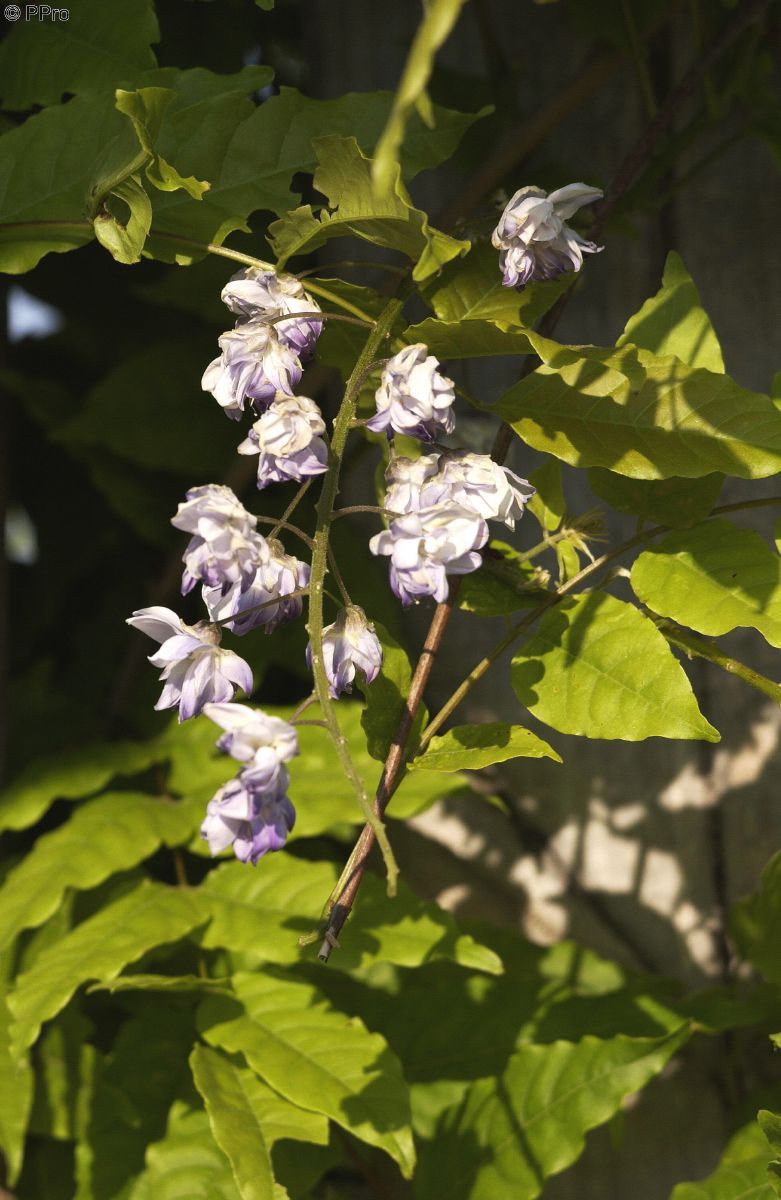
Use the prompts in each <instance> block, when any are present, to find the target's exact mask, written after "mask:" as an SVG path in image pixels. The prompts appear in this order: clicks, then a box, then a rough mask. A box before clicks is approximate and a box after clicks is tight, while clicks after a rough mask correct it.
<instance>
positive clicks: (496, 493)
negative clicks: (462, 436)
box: [385, 450, 535, 529]
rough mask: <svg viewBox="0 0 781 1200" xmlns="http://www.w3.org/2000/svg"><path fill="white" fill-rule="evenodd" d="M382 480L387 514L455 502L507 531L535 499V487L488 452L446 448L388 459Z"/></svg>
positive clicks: (408, 511)
mask: <svg viewBox="0 0 781 1200" xmlns="http://www.w3.org/2000/svg"><path fill="white" fill-rule="evenodd" d="M385 478H386V481H387V483H388V490H387V492H386V494H385V508H386V509H387V510H388V511H389V512H391V513H410V512H417V511H418V510H419V509H421V508H433V507H436V506H437V505H438V504H451V503H452V504H457V505H458V506H459V507H461V508H465V509H467V510H468V511H469V512H473V513H475V514H476V515H477V516H479V517H483V518H484V519H485V520H487V521H502V522H503V523H504V524H505V525H507V526H509V528H510V529H513V528H514V527H515V522H516V520H517V519H518V518H519V517H520V516H521V515H522V513H523V511H524V508H525V506H526V504H527V503H528V501H529V500H530V499H531V497H532V496H533V495H534V490H535V489H534V488H533V487H532V485H531V484H530V483H529V482H528V481H527V480H526V479H521V477H520V476H519V475H516V474H515V472H514V471H511V470H510V469H509V467H503V466H500V465H499V463H496V462H494V460H493V459H492V458H491V457H490V455H488V454H473V453H472V452H471V451H469V450H447V451H445V452H443V453H439V452H435V453H433V454H424V455H421V457H420V458H417V459H410V458H403V457H401V456H399V457H397V458H394V459H391V462H390V464H389V466H388V469H387V471H386V472H385Z"/></svg>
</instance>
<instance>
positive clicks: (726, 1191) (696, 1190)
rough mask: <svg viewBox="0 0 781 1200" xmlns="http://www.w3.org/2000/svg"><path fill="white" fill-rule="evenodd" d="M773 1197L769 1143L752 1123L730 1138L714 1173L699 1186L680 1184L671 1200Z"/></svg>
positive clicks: (724, 1199) (702, 1180)
mask: <svg viewBox="0 0 781 1200" xmlns="http://www.w3.org/2000/svg"><path fill="white" fill-rule="evenodd" d="M773 1194H774V1193H773V1189H772V1188H771V1187H770V1185H769V1183H768V1182H767V1142H766V1141H765V1139H764V1138H763V1136H762V1131H761V1129H760V1128H759V1126H758V1125H757V1124H756V1123H755V1122H754V1121H752V1122H751V1124H750V1125H746V1126H744V1127H743V1129H740V1130H738V1132H737V1133H736V1134H735V1135H734V1137H732V1138H730V1140H729V1142H728V1143H727V1146H726V1149H725V1151H724V1154H723V1155H722V1157H721V1160H720V1162H719V1165H718V1166H717V1167H716V1170H715V1171H713V1172H712V1173H711V1174H710V1175H708V1177H707V1178H706V1179H701V1180H700V1181H699V1182H697V1183H679V1184H678V1185H677V1187H674V1188H673V1190H672V1193H671V1195H670V1200H773Z"/></svg>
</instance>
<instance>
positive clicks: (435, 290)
mask: <svg viewBox="0 0 781 1200" xmlns="http://www.w3.org/2000/svg"><path fill="white" fill-rule="evenodd" d="M571 283H572V280H571V279H569V278H567V277H566V276H562V277H561V278H560V279H558V280H556V282H554V283H532V284H529V285H528V286H527V287H525V288H524V289H523V291H522V292H519V291H517V290H516V289H515V288H508V287H505V286H504V285H503V283H502V272H501V270H500V268H499V255H498V253H497V251H496V250H494V248H493V246H491V244H490V243H489V242H480V243H478V244H477V245H476V246H473V247H472V249H471V250H470V251H469V254H468V255H467V256H466V258H465V259H463V260H460V259H457V260H456V261H454V262H452V263H449V264H448V265H447V266H446V267H445V268H444V270H443V271H442V274H441V275H438V276H437V277H436V279H435V280H432V282H431V283H430V284H429V285H428V288H427V289H426V291H425V295H426V299H427V300H428V302H429V303H430V304H431V306H432V308H433V309H434V312H435V313H436V315H437V317H438V318H439V320H440V321H441V322H444V323H446V324H458V323H459V322H461V321H464V322H472V321H477V322H492V323H493V324H495V325H497V326H498V327H499V328H500V329H502V330H507V329H510V328H512V327H513V326H515V327H522V328H527V329H528V328H529V327H530V326H532V325H534V323H535V322H536V321H538V320H539V318H540V317H542V316H544V314H545V313H546V312H547V311H548V309H549V308H551V307H552V306H553V304H555V302H556V300H558V298H559V296H560V295H562V293H563V292H564V291H566V290H567V288H568V287H569V286H570V285H571Z"/></svg>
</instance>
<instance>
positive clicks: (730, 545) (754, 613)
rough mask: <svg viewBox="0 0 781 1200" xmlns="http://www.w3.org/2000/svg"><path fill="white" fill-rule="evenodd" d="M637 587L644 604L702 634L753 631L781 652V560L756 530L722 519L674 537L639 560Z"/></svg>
mask: <svg viewBox="0 0 781 1200" xmlns="http://www.w3.org/2000/svg"><path fill="white" fill-rule="evenodd" d="M631 582H632V587H633V589H634V592H635V595H636V596H637V597H638V599H639V600H641V601H642V602H643V604H647V605H648V607H649V608H652V609H653V611H654V612H657V613H659V615H660V616H663V617H672V619H673V620H675V621H678V622H680V624H682V625H687V626H688V627H689V628H690V629H696V630H697V631H698V632H699V633H706V634H710V635H712V636H718V635H719V634H722V633H729V632H730V630H732V629H737V628H740V627H748V628H752V629H758V630H759V632H760V633H761V634H762V636H763V637H764V638H765V639H766V640H767V641H768V642H769V643H770V645H771V646H781V558H779V556H778V555H777V554H774V553H773V551H772V550H771V549H770V547H769V546H768V545H767V543H766V542H765V541H764V539H763V538H762V537H760V535H759V534H758V533H754V532H753V531H752V530H750V529H739V528H738V527H737V525H733V524H731V522H729V521H724V520H721V519H717V520H713V521H706V522H704V523H703V524H702V525H698V526H696V528H694V529H688V530H685V531H684V532H681V533H673V534H670V536H669V537H666V538H664V540H663V541H661V542H660V543H659V544H658V545H657V546H654V547H653V548H652V549H649V550H645V551H644V552H643V553H642V554H641V555H639V557H638V558H637V559H636V560H635V563H634V566H633V567H632V576H631Z"/></svg>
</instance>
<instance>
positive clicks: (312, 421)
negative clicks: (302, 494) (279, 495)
mask: <svg viewBox="0 0 781 1200" xmlns="http://www.w3.org/2000/svg"><path fill="white" fill-rule="evenodd" d="M324 433H325V421H324V420H323V417H322V414H321V412H320V409H319V408H318V407H317V405H316V404H315V402H314V400H310V399H309V398H308V397H307V396H290V397H287V396H286V397H282V398H280V399H277V400H275V401H274V403H273V404H271V405H270V406H269V408H268V409H267V410H266V411H265V412H264V413H263V415H262V416H261V417H259V418H258V420H257V421H256V422H255V423H254V425H253V426H252V429H251V430H250V432H249V436H248V437H247V438H245V440H244V441H243V442H242V443H241V445H240V446H239V454H257V455H258V487H259V488H264V487H268V485H269V484H270V483H284V482H285V481H286V480H288V479H295V480H297V481H298V482H301V480H302V479H306V478H307V476H309V475H322V474H323V472H324V471H327V470H328V447H327V446H326V444H325V442H324V441H323V438H322V434H324Z"/></svg>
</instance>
